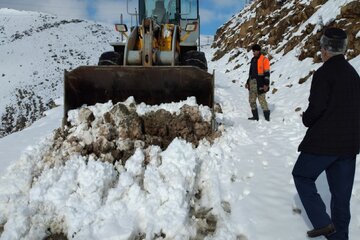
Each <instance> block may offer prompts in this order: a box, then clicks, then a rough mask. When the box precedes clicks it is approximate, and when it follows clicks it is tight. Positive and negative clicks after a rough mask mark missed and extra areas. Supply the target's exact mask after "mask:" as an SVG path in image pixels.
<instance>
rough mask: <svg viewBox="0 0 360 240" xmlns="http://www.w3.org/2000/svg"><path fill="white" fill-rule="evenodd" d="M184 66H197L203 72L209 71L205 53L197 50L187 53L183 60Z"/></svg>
mask: <svg viewBox="0 0 360 240" xmlns="http://www.w3.org/2000/svg"><path fill="white" fill-rule="evenodd" d="M182 65H187V66H195V67H199V68H201V69H203V70H206V71H207V69H208V67H207V61H206V57H205V53H203V52H198V51H195V50H191V51H187V52H186V53H185V54H184V56H183V58H182Z"/></svg>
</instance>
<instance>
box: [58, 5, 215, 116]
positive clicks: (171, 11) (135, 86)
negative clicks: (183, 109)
mask: <svg viewBox="0 0 360 240" xmlns="http://www.w3.org/2000/svg"><path fill="white" fill-rule="evenodd" d="M128 1H129V0H128ZM138 9H139V11H138V13H136V16H137V17H138V20H139V23H140V24H139V25H137V26H133V27H131V31H130V34H129V36H126V37H127V40H126V41H125V42H118V43H112V44H111V45H112V46H113V47H114V51H112V52H105V53H103V54H102V55H101V56H100V58H99V63H98V66H81V67H78V68H76V69H74V70H72V71H70V72H67V71H65V82H64V85H65V86H64V91H65V93H64V120H65V121H66V118H67V112H68V111H69V110H71V109H75V108H78V107H81V106H82V105H84V104H87V105H93V104H96V103H104V102H107V101H109V100H112V101H113V103H116V102H120V101H125V100H126V99H127V98H128V97H130V96H133V97H134V99H135V101H136V102H137V103H141V102H144V103H146V104H150V105H154V104H160V103H170V102H177V101H180V100H186V98H187V97H190V96H195V97H196V100H197V103H198V104H202V105H206V106H209V107H210V108H213V104H214V74H210V73H208V72H207V61H206V58H205V55H204V53H203V52H200V51H199V46H200V37H199V36H200V31H199V28H200V18H199V0H139V1H138ZM115 27H116V29H117V31H119V32H120V33H121V34H123V35H126V33H127V32H128V30H127V26H126V25H125V24H116V25H115Z"/></svg>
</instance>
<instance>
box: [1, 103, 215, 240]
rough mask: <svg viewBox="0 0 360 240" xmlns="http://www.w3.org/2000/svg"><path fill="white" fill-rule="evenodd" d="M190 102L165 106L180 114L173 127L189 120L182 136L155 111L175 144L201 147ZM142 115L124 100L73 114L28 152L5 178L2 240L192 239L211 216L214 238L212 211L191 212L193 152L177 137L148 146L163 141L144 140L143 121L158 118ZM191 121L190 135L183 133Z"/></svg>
mask: <svg viewBox="0 0 360 240" xmlns="http://www.w3.org/2000/svg"><path fill="white" fill-rule="evenodd" d="M193 101H194V99H193V98H190V99H188V100H187V101H184V102H182V103H180V104H179V103H177V104H168V106H171V107H170V108H171V109H173V110H175V109H176V108H179V109H178V110H176V111H177V112H178V114H174V116H175V117H174V119H175V118H176V117H177V118H179V119H181V116H186V117H185V118H186V120H187V121H186V124H185V127H184V128H181V129H179V128H177V127H176V126H177V123H176V122H174V121H173V120H171V119H169V117H170V118H171V116H172V115H171V113H169V112H167V111H166V110H165V109H161V108H160V107H158V108H159V109H160V110H157V111H156V112H155V113H157V112H161V113H162V114H165V115H166V117H167V118H168V120H169V122H170V123H171V124H172V126H173V127H174V129H175V130H178V131H179V132H177V135H178V136H180V137H181V136H184V138H188V139H190V140H193V141H194V144H196V145H198V144H199V141H201V139H202V138H204V137H205V136H202V135H201V134H204V133H206V134H210V133H211V127H210V123H209V122H208V121H203V123H202V122H201V121H202V117H201V113H200V111H199V110H197V109H198V107H197V106H192V107H190V106H188V105H187V104H186V103H189V104H191V103H192V102H193ZM145 106H146V105H145ZM163 106H164V107H165V106H166V105H163ZM143 107H144V105H141V106H138V107H136V105H135V103H134V102H132V101H131V99H129V100H128V101H127V102H125V103H117V104H115V105H113V104H112V103H111V102H108V103H105V104H96V105H95V106H89V107H83V108H80V109H77V110H72V111H70V112H69V117H68V120H69V122H70V124H69V126H66V127H64V128H59V129H57V130H56V131H55V133H54V136H53V139H47V140H46V141H45V142H44V143H43V144H41V145H39V146H38V147H36V148H33V149H29V151H28V153H27V154H26V155H23V156H22V158H21V160H20V161H19V162H18V163H17V164H16V165H15V166H13V171H12V170H10V172H9V174H8V175H7V176H6V178H5V179H7V180H9V181H12V180H14V185H13V188H10V189H1V193H2V194H1V196H2V197H1V199H0V209H1V215H0V224H4V232H3V233H2V235H1V237H2V239H20V238H25V239H41V238H44V237H46V236H49V235H54V234H64V235H66V236H67V237H68V238H74V239H131V238H135V237H138V238H140V239H145V238H146V239H154V238H156V237H159V238H160V237H167V238H172V239H184V238H186V236H189V234H190V235H193V236H195V235H196V233H197V230H196V229H197V221H196V219H201V218H206V217H209V216H211V219H212V222H213V224H212V225H211V228H212V231H214V230H215V229H214V228H215V226H216V219H215V217H214V215H210V214H209V212H210V210H207V211H206V214H201V213H197V212H196V211H195V210H194V201H195V199H196V198H195V193H196V192H197V191H198V190H197V185H196V177H197V174H198V171H199V167H200V160H199V157H198V153H197V151H196V148H194V146H195V145H194V144H192V143H191V142H190V141H189V142H186V141H185V140H182V139H180V138H177V137H174V135H172V137H173V139H171V140H170V139H168V140H167V144H162V145H163V146H161V144H160V145H159V146H158V145H155V144H153V142H154V140H153V139H150V138H151V137H156V138H159V139H158V140H159V141H161V138H162V137H163V136H160V135H159V136H149V135H148V134H145V133H144V132H143V131H146V129H147V124H146V122H147V120H146V117H148V116H149V115H151V114H155V113H154V112H153V111H151V112H147V111H146V110H144V109H143ZM165 108H166V107H165ZM146 109H154V107H148V106H146ZM136 111H141V112H144V113H145V115H143V116H139V115H138V114H137V113H136ZM208 111H210V110H209V109H208ZM204 113H205V115H206V114H209V113H206V111H204ZM141 117H142V118H143V119H141ZM154 118H155V119H159V115H157V116H154ZM160 118H161V117H160ZM192 120H193V121H194V124H193V125H194V131H193V132H192V133H190V132H189V131H188V132H186V133H184V130H185V128H186V129H191V122H192ZM200 120H201V121H200ZM155 121H156V120H155ZM180 121H181V120H180ZM157 122H158V121H157ZM142 124H144V125H143V126H142ZM154 124H155V123H154ZM160 124H164V123H161V122H160ZM180 125H181V124H180ZM200 125H201V126H200ZM153 127H154V128H158V129H159V128H160V127H159V126H153ZM204 128H206V131H205V132H204ZM168 131H169V130H168ZM160 132H161V128H160ZM189 134H193V135H192V137H190V135H189ZM199 134H200V135H199ZM149 139H150V140H149ZM206 142H207V141H205V143H206ZM150 143H151V144H150ZM160 146H161V147H162V148H163V149H165V150H163V149H162V148H161V147H160ZM15 169H17V170H15ZM19 175H21V178H20V177H19ZM18 178H20V181H19V180H17V179H18ZM15 179H16V180H15ZM195 215H196V216H195ZM199 221H200V220H199ZM201 226H202V228H201V231H200V230H199V232H201V234H206V231H207V229H208V228H210V227H208V226H207V225H206V224H202V225H201ZM199 234H200V233H199Z"/></svg>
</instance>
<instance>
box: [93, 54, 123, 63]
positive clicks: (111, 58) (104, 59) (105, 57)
mask: <svg viewBox="0 0 360 240" xmlns="http://www.w3.org/2000/svg"><path fill="white" fill-rule="evenodd" d="M123 62H124V54H120V53H118V52H104V53H103V54H101V56H100V58H99V63H98V65H99V66H101V65H123Z"/></svg>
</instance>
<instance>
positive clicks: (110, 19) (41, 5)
mask: <svg viewBox="0 0 360 240" xmlns="http://www.w3.org/2000/svg"><path fill="white" fill-rule="evenodd" d="M130 1H131V2H130V6H131V5H133V4H136V3H137V1H136V0H130ZM247 1H248V0H221V1H219V0H200V16H201V21H202V25H201V34H204V35H215V33H216V30H217V29H218V28H219V27H220V26H221V25H222V24H223V23H225V22H226V21H228V20H229V19H230V18H231V16H232V15H233V14H236V13H237V12H239V11H240V10H241V9H242V8H243V7H244V4H245V2H247ZM0 8H13V9H17V10H30V11H40V12H45V13H52V14H56V15H59V16H63V17H70V18H80V19H90V20H94V21H98V22H104V23H115V22H119V19H120V14H121V13H123V14H124V20H125V21H127V22H130V16H128V15H127V14H126V0H101V1H100V0H61V1H58V0H47V1H44V0H32V1H29V0H0Z"/></svg>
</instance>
